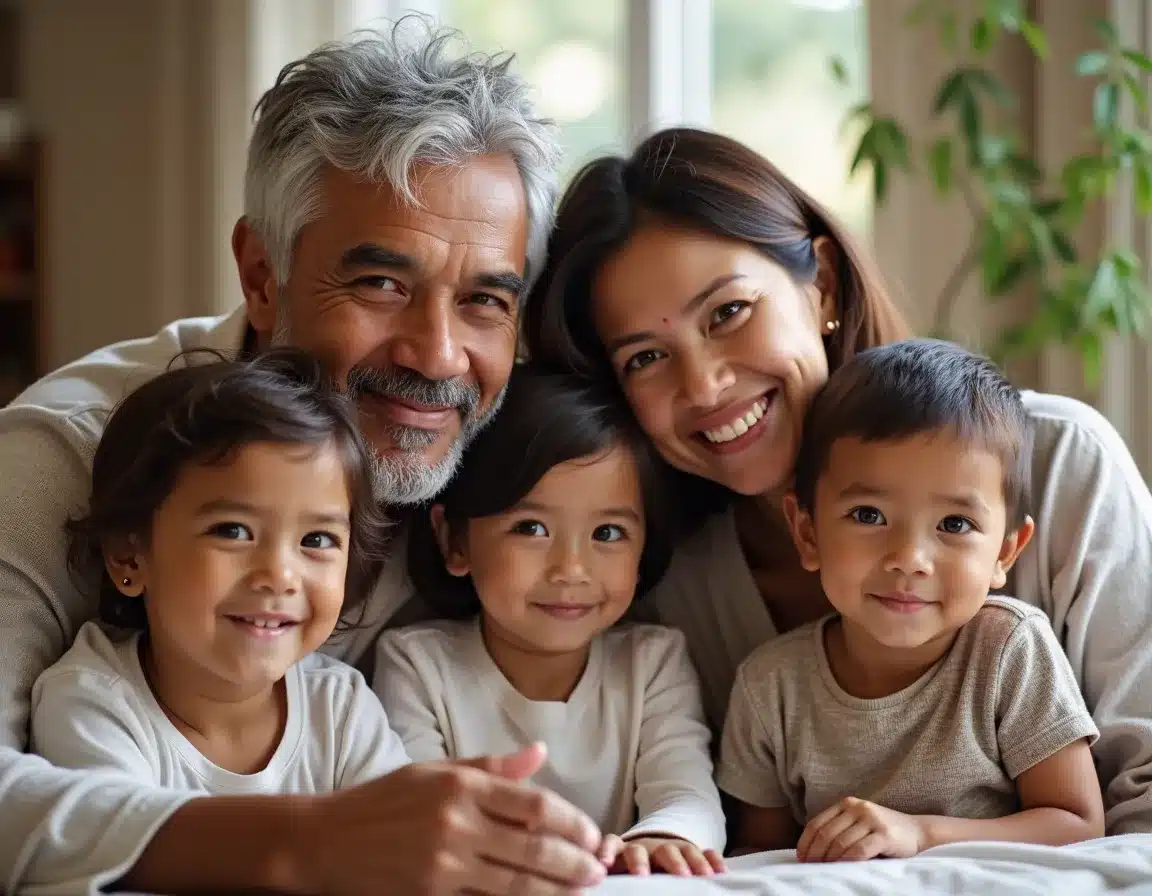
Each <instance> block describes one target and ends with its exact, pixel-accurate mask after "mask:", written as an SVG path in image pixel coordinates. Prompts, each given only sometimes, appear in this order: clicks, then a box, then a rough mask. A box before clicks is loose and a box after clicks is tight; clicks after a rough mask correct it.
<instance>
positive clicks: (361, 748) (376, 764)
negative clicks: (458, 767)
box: [336, 669, 411, 789]
mask: <svg viewBox="0 0 1152 896" xmlns="http://www.w3.org/2000/svg"><path fill="white" fill-rule="evenodd" d="M351 671H352V673H353V674H352V675H351V676H350V681H351V694H350V696H349V700H348V703H347V709H346V711H345V713H344V719H343V722H342V725H341V728H340V730H341V732H342V735H341V736H342V744H341V751H340V753H341V755H340V763H339V773H338V774H337V775H336V787H337V788H338V789H342V788H345V787H355V786H356V785H357V784H363V783H365V782H367V781H372V780H375V779H376V778H379V777H382V776H383V775H386V774H388V773H389V772H393V771H395V770H396V769H398V768H400V766H402V765H407V764H408V763H409V762H410V761H411V760H410V759H409V758H408V753H407V752H405V750H404V744H403V743H401V741H400V738H399V736H398V735H397V734H396V732H395V731H393V730H392V728H391V726H390V725H389V724H388V716H387V715H386V714H385V712H384V707H383V706H381V705H380V700H379V698H378V697H377V696H376V695H375V694H373V693H372V691H371V689H370V688H369V687H368V683H367V682H366V681H365V680H364V676H363V675H361V674H360V673H359V672H357V671H356V670H355V669H353V670H351Z"/></svg>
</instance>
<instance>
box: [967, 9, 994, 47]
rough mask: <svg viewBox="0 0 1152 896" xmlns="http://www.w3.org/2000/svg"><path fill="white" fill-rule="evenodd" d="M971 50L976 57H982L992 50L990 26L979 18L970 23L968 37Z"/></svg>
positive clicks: (985, 20) (983, 19)
mask: <svg viewBox="0 0 1152 896" xmlns="http://www.w3.org/2000/svg"><path fill="white" fill-rule="evenodd" d="M970 41H971V44H972V49H973V50H974V51H975V53H976V54H977V55H978V56H983V55H984V54H985V53H987V52H988V51H989V50H990V49H992V26H991V25H989V24H988V20H987V19H985V18H984V17H983V16H980V17H978V18H977V19H976V21H975V22H973V23H972V33H971V37H970Z"/></svg>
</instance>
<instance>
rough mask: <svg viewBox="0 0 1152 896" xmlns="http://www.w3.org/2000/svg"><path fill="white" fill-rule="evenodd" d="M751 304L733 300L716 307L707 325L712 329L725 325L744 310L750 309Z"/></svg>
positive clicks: (741, 300)
mask: <svg viewBox="0 0 1152 896" xmlns="http://www.w3.org/2000/svg"><path fill="white" fill-rule="evenodd" d="M751 304H752V303H751V302H746V301H744V300H743V299H735V300H733V301H731V302H725V303H724V304H723V305H718V306H717V307H716V308H714V309H713V311H712V315H711V318H710V320H709V323H710V324H711V325H712V326H714V327H717V326H719V325H720V324H723V323H727V322H728V321H730V320H731V319H732V318H734V317H735V316H736V315H737V314H739V313H740V312H741V311H743V310H744V309H745V308H749V307H751Z"/></svg>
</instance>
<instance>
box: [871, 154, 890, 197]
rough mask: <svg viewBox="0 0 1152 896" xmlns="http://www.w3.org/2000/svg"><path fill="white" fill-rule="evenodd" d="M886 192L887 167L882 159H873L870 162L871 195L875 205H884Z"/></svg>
mask: <svg viewBox="0 0 1152 896" xmlns="http://www.w3.org/2000/svg"><path fill="white" fill-rule="evenodd" d="M887 192H888V167H887V165H885V163H884V161H883V160H882V159H874V160H873V162H872V195H873V196H874V197H875V198H876V204H877V205H882V204H883V203H884V197H885V195H886V194H887Z"/></svg>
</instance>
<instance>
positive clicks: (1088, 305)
mask: <svg viewBox="0 0 1152 896" xmlns="http://www.w3.org/2000/svg"><path fill="white" fill-rule="evenodd" d="M1119 295H1120V276H1119V274H1118V273H1117V270H1116V263H1115V261H1114V260H1113V259H1112V257H1111V256H1105V257H1104V258H1103V259H1101V260H1100V263H1099V264H1098V265H1096V271H1095V273H1094V274H1093V276H1092V282H1091V283H1090V284H1088V292H1087V294H1086V295H1085V296H1084V313H1085V314H1091V315H1097V314H1099V313H1100V312H1101V311H1103V310H1104V309H1105V308H1109V307H1112V306H1113V305H1115V303H1116V300H1117V298H1118V297H1119Z"/></svg>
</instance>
